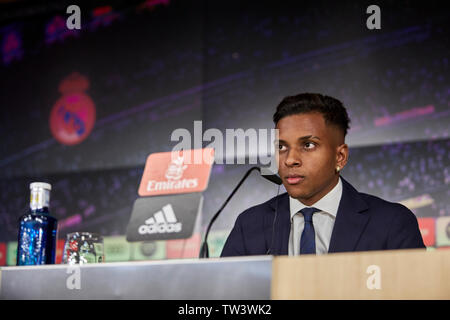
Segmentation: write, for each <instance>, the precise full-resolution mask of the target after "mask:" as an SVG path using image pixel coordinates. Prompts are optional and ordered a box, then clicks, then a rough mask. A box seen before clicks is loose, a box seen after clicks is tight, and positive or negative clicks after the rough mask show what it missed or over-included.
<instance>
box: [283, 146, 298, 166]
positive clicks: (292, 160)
mask: <svg viewBox="0 0 450 320" xmlns="http://www.w3.org/2000/svg"><path fill="white" fill-rule="evenodd" d="M284 163H285V164H286V166H288V167H296V166H301V164H302V161H301V159H300V153H299V152H298V151H297V150H295V149H291V150H289V152H288V154H287V156H286V160H285V161H284Z"/></svg>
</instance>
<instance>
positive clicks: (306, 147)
mask: <svg viewBox="0 0 450 320" xmlns="http://www.w3.org/2000/svg"><path fill="white" fill-rule="evenodd" d="M315 147H316V144H315V143H314V142H306V143H305V149H308V150H312V149H314V148H315Z"/></svg>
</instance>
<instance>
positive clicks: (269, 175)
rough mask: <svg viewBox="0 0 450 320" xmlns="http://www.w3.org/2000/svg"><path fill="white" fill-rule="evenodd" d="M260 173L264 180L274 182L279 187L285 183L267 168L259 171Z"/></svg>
mask: <svg viewBox="0 0 450 320" xmlns="http://www.w3.org/2000/svg"><path fill="white" fill-rule="evenodd" d="M258 171H259V173H261V176H262V177H263V178H265V179H267V180H269V181H270V182H273V183H275V184H277V185H281V184H282V183H283V182H282V181H281V178H280V177H279V176H278V175H277V174H274V173H273V172H271V171H270V170H269V169H267V168H260V170H258Z"/></svg>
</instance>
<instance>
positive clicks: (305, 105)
mask: <svg viewBox="0 0 450 320" xmlns="http://www.w3.org/2000/svg"><path fill="white" fill-rule="evenodd" d="M310 112H319V113H321V114H322V115H323V117H324V119H325V123H327V124H331V125H335V126H337V127H338V128H340V129H342V131H343V132H344V137H345V136H346V135H347V131H348V129H349V128H350V118H349V117H348V114H347V110H346V109H345V107H344V105H343V104H342V102H341V101H339V100H338V99H336V98H333V97H330V96H325V95H322V94H320V93H301V94H298V95H295V96H288V97H285V98H284V99H283V100H282V101H281V102H280V104H279V105H278V106H277V111H276V112H275V114H274V115H273V122H274V123H275V125H276V124H277V123H278V121H280V120H281V119H282V118H284V117H287V116H291V115H294V114H299V113H310Z"/></svg>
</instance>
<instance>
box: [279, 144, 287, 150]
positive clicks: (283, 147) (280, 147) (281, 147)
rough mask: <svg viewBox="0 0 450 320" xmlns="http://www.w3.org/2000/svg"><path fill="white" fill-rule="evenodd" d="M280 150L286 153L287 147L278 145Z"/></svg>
mask: <svg viewBox="0 0 450 320" xmlns="http://www.w3.org/2000/svg"><path fill="white" fill-rule="evenodd" d="M278 150H279V151H284V150H286V146H283V145H282V144H279V145H278Z"/></svg>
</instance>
